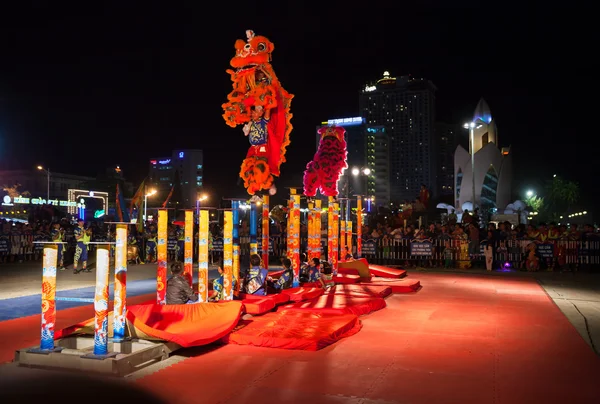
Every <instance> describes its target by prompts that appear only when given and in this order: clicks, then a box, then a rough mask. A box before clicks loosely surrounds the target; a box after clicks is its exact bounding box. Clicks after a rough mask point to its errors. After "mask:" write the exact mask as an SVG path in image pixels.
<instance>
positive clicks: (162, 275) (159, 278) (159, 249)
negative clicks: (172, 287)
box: [156, 209, 169, 304]
mask: <svg viewBox="0 0 600 404" xmlns="http://www.w3.org/2000/svg"><path fill="white" fill-rule="evenodd" d="M168 218H169V213H168V211H167V210H166V209H159V210H158V243H157V246H156V254H157V257H158V268H157V270H156V304H167V300H166V293H167V222H168Z"/></svg>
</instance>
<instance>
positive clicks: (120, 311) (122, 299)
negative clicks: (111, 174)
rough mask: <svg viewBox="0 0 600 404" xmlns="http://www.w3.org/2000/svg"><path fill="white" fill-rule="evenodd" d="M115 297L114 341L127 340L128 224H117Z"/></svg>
mask: <svg viewBox="0 0 600 404" xmlns="http://www.w3.org/2000/svg"><path fill="white" fill-rule="evenodd" d="M114 289H115V297H114V301H115V302H114V311H113V340H114V341H122V340H123V339H125V314H126V307H127V304H126V300H127V224H125V223H118V224H117V237H116V244H115V286H114Z"/></svg>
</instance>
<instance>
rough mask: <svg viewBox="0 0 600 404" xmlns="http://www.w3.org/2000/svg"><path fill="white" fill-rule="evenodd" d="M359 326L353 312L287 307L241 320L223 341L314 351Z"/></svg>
mask: <svg viewBox="0 0 600 404" xmlns="http://www.w3.org/2000/svg"><path fill="white" fill-rule="evenodd" d="M360 328H361V323H360V320H359V319H358V317H357V316H355V315H353V314H343V315H339V314H326V313H311V312H301V311H289V310H288V311H283V312H277V313H269V314H266V315H264V316H262V317H256V318H253V319H252V320H248V321H245V320H242V321H240V324H239V325H238V327H236V329H235V330H234V331H233V332H232V333H231V334H229V335H228V336H226V337H225V338H224V339H223V341H224V342H226V343H230V344H237V345H253V346H260V347H269V348H283V349H297V350H304V351H318V350H319V349H322V348H325V347H326V346H328V345H331V344H333V343H335V342H336V341H338V340H340V339H342V338H344V337H349V336H351V335H354V334H356V333H357V332H358V331H359V330H360Z"/></svg>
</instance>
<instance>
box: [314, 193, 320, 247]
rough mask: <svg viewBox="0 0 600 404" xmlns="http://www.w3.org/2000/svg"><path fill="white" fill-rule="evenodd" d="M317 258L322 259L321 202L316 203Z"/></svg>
mask: <svg viewBox="0 0 600 404" xmlns="http://www.w3.org/2000/svg"><path fill="white" fill-rule="evenodd" d="M315 258H318V259H321V200H320V199H317V200H316V201H315Z"/></svg>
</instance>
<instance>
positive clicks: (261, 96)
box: [222, 31, 293, 195]
mask: <svg viewBox="0 0 600 404" xmlns="http://www.w3.org/2000/svg"><path fill="white" fill-rule="evenodd" d="M246 36H247V40H246V41H243V40H241V39H238V40H237V41H236V42H235V56H234V57H233V58H232V59H231V61H230V65H231V67H233V69H229V70H227V72H228V73H229V74H230V76H231V81H232V84H233V89H232V91H231V92H230V93H229V95H227V102H226V103H225V104H223V105H222V107H223V111H224V113H223V118H224V119H225V123H226V124H227V125H229V126H231V127H236V126H238V125H243V129H244V133H245V134H246V136H248V139H249V140H250V149H249V150H248V153H247V155H246V158H245V159H244V161H243V162H242V167H241V170H240V177H241V178H242V179H243V180H244V187H245V188H246V190H247V191H248V193H249V194H250V195H254V194H255V193H256V192H258V191H261V190H267V189H268V190H271V191H272V192H271V193H273V192H274V191H273V190H274V185H273V182H274V177H278V176H279V174H280V166H281V164H282V163H283V162H285V153H286V148H287V146H288V145H289V144H290V132H291V131H292V125H291V122H290V121H291V118H292V114H291V113H290V104H291V100H292V98H293V95H292V94H289V93H288V92H287V91H285V89H284V88H283V87H282V86H281V83H280V82H279V79H278V78H277V76H276V75H275V71H274V70H273V67H272V66H271V63H270V62H271V54H272V52H273V50H274V49H275V45H273V43H272V42H271V41H269V40H268V39H267V38H266V37H264V36H260V35H255V34H254V32H253V31H246Z"/></svg>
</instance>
